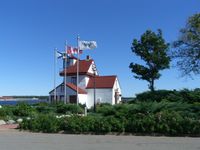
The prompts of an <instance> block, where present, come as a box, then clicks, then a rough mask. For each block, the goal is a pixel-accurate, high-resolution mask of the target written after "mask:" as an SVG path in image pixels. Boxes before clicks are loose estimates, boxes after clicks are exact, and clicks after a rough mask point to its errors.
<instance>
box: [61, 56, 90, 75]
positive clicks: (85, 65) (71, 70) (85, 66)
mask: <svg viewBox="0 0 200 150" xmlns="http://www.w3.org/2000/svg"><path fill="white" fill-rule="evenodd" d="M92 62H93V60H80V61H79V74H87V73H88V70H89V68H90V66H91V64H92ZM76 72H77V62H76V63H75V64H74V65H73V66H69V67H68V68H67V75H74V74H76ZM60 75H61V76H64V71H62V72H60Z"/></svg>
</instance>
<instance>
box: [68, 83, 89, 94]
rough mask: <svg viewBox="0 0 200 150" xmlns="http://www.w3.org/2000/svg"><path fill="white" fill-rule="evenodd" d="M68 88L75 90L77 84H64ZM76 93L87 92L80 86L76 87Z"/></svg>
mask: <svg viewBox="0 0 200 150" xmlns="http://www.w3.org/2000/svg"><path fill="white" fill-rule="evenodd" d="M66 85H67V86H68V87H69V88H71V89H72V90H74V91H76V92H77V86H76V85H74V84H73V83H67V84H66ZM78 93H79V94H87V92H86V91H85V90H83V89H81V88H79V87H78Z"/></svg>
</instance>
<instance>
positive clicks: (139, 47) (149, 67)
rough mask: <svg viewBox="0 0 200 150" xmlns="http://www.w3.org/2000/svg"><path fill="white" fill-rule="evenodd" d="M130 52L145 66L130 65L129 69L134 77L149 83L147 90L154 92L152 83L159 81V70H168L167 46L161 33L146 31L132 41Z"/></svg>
mask: <svg viewBox="0 0 200 150" xmlns="http://www.w3.org/2000/svg"><path fill="white" fill-rule="evenodd" d="M131 49H132V52H133V53H134V54H135V55H136V56H139V57H140V58H141V59H142V60H143V61H144V62H145V65H140V64H137V63H133V62H132V63H131V64H130V66H129V68H130V69H131V71H132V72H133V73H134V74H135V75H134V77H135V78H136V79H140V80H146V81H147V82H149V89H150V90H151V91H154V81H155V80H156V79H159V78H160V76H161V74H160V73H159V71H160V70H163V69H166V68H169V63H170V58H169V56H168V55H167V52H168V49H169V44H168V43H166V42H165V40H164V39H163V37H162V31H161V30H158V33H157V34H156V33H155V32H152V31H151V30H147V31H146V32H145V33H144V34H143V35H142V36H141V38H140V40H137V39H134V40H133V43H132V47H131Z"/></svg>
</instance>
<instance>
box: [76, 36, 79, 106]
mask: <svg viewBox="0 0 200 150" xmlns="http://www.w3.org/2000/svg"><path fill="white" fill-rule="evenodd" d="M79 40H80V37H79V35H78V36H77V49H78V55H77V77H76V91H77V92H76V99H77V100H76V103H77V105H78V104H79V98H78V93H79V91H78V82H79V49H80V48H79Z"/></svg>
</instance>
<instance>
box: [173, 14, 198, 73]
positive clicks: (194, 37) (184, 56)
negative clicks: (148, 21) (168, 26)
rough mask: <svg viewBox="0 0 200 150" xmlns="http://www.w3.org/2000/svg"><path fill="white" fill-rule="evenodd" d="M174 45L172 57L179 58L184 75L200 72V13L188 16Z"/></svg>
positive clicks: (179, 64)
mask: <svg viewBox="0 0 200 150" xmlns="http://www.w3.org/2000/svg"><path fill="white" fill-rule="evenodd" d="M173 47H174V48H175V49H174V51H173V53H172V58H174V59H175V60H177V67H178V68H179V69H180V71H181V72H182V76H187V75H189V76H191V75H192V74H193V75H197V74H200V13H198V14H195V15H193V16H191V17H189V18H188V20H187V23H186V26H185V27H184V28H182V29H181V30H180V36H179V38H178V40H177V41H175V42H174V43H173Z"/></svg>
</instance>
